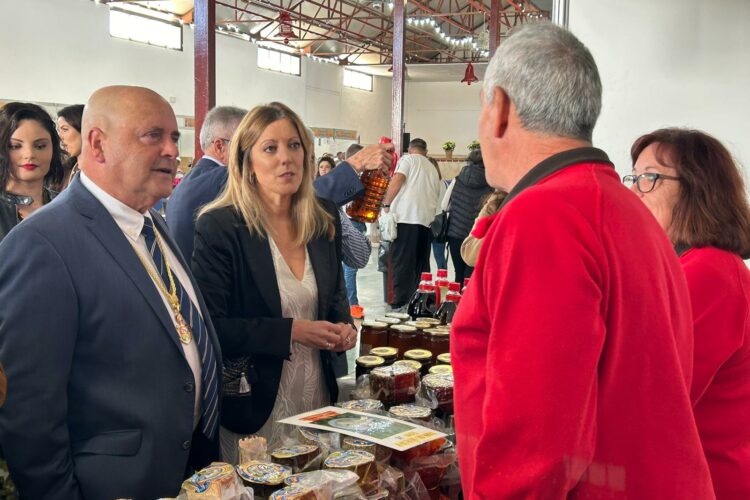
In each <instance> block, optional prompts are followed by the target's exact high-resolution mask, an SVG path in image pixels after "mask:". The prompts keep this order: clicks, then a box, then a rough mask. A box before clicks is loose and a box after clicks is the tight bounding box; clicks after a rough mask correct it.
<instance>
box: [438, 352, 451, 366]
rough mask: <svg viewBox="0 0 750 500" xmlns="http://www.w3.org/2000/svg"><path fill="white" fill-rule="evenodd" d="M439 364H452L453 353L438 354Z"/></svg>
mask: <svg viewBox="0 0 750 500" xmlns="http://www.w3.org/2000/svg"><path fill="white" fill-rule="evenodd" d="M437 364H439V365H449V364H451V353H449V352H444V353H443V354H438V355H437Z"/></svg>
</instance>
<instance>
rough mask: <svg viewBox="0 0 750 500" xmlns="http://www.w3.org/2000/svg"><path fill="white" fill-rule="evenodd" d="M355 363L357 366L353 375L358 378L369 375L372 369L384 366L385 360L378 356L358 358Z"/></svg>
mask: <svg viewBox="0 0 750 500" xmlns="http://www.w3.org/2000/svg"><path fill="white" fill-rule="evenodd" d="M355 363H356V364H357V368H356V372H355V373H356V375H357V378H359V377H361V376H362V375H369V374H370V372H371V371H372V369H373V368H377V367H378V366H383V365H385V360H384V359H383V358H381V357H380V356H360V357H358V358H357V360H356V361H355Z"/></svg>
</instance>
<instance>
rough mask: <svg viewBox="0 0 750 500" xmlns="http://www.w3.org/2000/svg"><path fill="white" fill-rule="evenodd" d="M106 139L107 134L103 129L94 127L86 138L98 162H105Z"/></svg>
mask: <svg viewBox="0 0 750 500" xmlns="http://www.w3.org/2000/svg"><path fill="white" fill-rule="evenodd" d="M105 141H106V135H105V134H104V131H102V129H100V128H97V127H94V128H92V129H91V130H89V135H88V137H87V138H86V142H88V145H89V148H90V149H91V155H92V156H93V157H94V159H95V160H96V161H97V162H98V163H104V162H105V161H106V156H105V155H104V142H105Z"/></svg>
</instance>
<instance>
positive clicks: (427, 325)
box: [404, 321, 433, 330]
mask: <svg viewBox="0 0 750 500" xmlns="http://www.w3.org/2000/svg"><path fill="white" fill-rule="evenodd" d="M404 324H405V325H409V326H413V327H414V328H418V329H420V330H425V329H427V328H431V327H432V326H433V324H432V323H428V322H426V321H406V322H405V323H404Z"/></svg>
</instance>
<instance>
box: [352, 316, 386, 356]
mask: <svg viewBox="0 0 750 500" xmlns="http://www.w3.org/2000/svg"><path fill="white" fill-rule="evenodd" d="M386 346H388V323H382V322H380V321H365V322H363V323H362V329H361V330H360V332H359V355H360V356H366V355H368V354H370V350H371V349H372V348H374V347H386Z"/></svg>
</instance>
